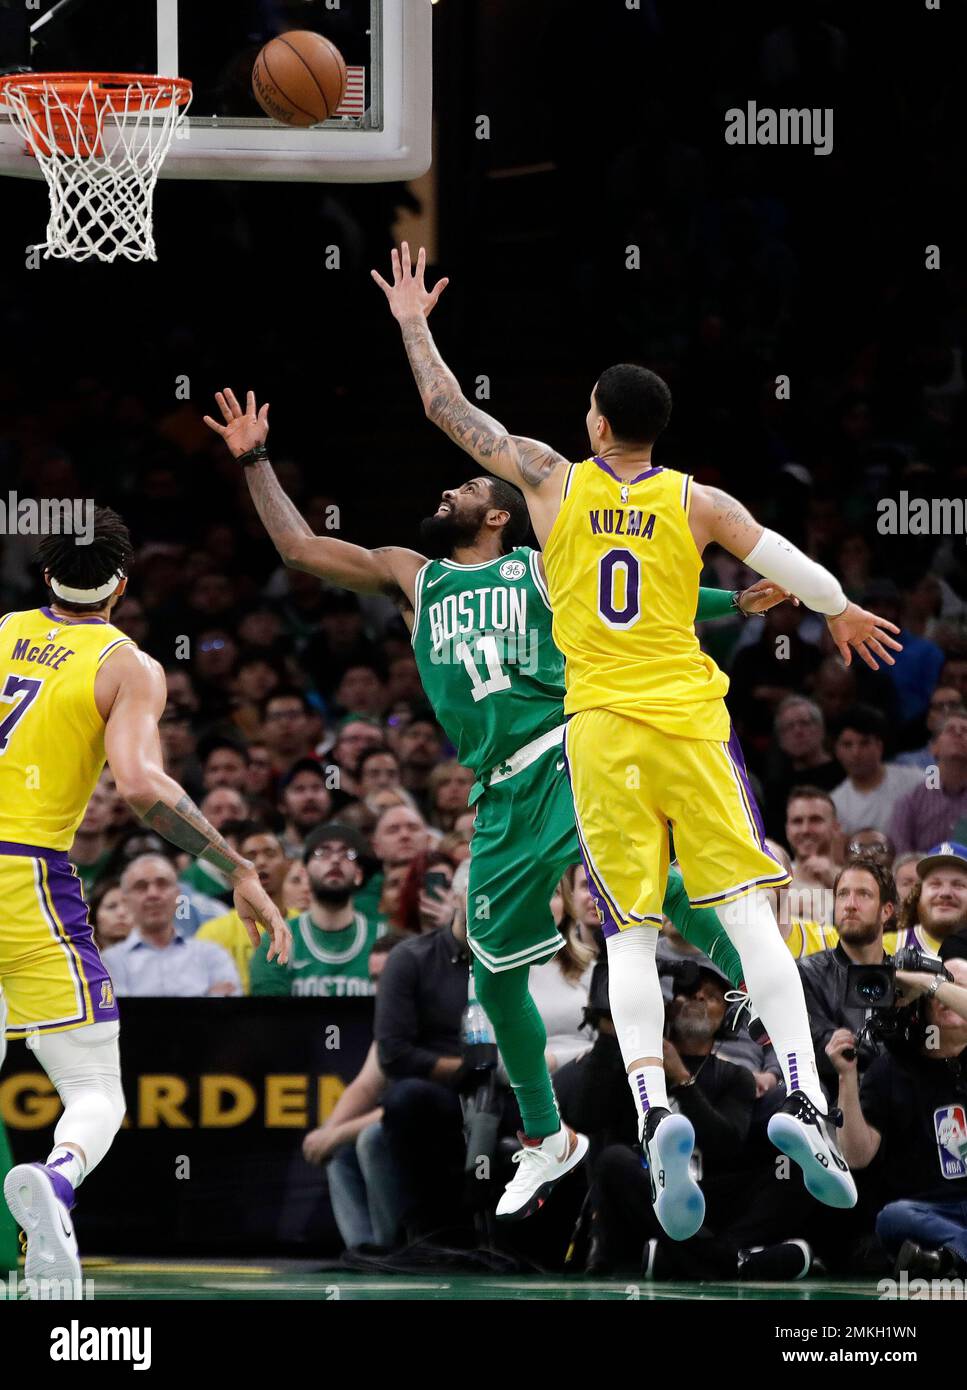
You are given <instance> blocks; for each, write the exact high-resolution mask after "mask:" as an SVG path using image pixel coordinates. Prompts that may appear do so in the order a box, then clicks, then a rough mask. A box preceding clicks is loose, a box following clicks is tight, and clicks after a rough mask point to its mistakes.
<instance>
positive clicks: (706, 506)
mask: <svg viewBox="0 0 967 1390" xmlns="http://www.w3.org/2000/svg"><path fill="white" fill-rule="evenodd" d="M689 525H690V526H691V530H692V535H693V536H694V538H695V544H696V546H697V547H698V550H699V553H701V552H702V551H703V550H704V549H705V546H706V545H708V543H709V542H710V541H717V542H718V544H719V545H721V546H722V547H723V549H725V550H727V551H728V552H729V553H730V554H731V555H735V556H736V557H737V558H738V559H739V560H741V561H742V562H743V564H745V565H748V566H749V568H750V569H752V570H758V572H759V574H764V575H765V576H766V578H767V579H772V580H774V581H775V583H777V584H781V585H782V586H783V588H785V589H788V590H789V592H790V593H791V594H795V595H796V597H797V598H799V599H801V600H802V601H803V603H804V604H805V605H806V607H807V608H811V609H813V611H814V612H816V613H822V614H823V616H824V617H825V619H826V622H827V624H828V626H829V631H830V634H831V636H832V638H833V641H834V642H835V643H836V646H837V648H838V650H839V654H840V656H841V657H842V658H843V661H844V662H845V663H846V665H847V666H848V665H849V664H850V660H851V651H850V648H855V649H856V651H857V652H858V653H859V655H860V656H861V657H862V658H863V660H864V661H865V662H866V664H867V666H870V667H872V669H873V670H874V671H875V670H877V669H878V662H877V659H876V658H877V657H879V658H880V660H881V661H884V662H886V664H887V665H888V666H892V665H893V664H894V662H893V657H892V656H891V655H890V651H889V650H887V649H888V648H890V649H892V650H893V651H902V650H903V647H902V645H901V644H900V643H899V642H897V641H895V640H894V639H893V638H892V637H891V636H889V634H890V633H892V632H899V630H900V629H899V628H898V627H896V625H895V624H894V623H889V622H887V621H886V619H885V618H880V617H878V616H877V614H875V613H870V612H868V611H867V610H866V609H865V608H860V607H859V605H858V604H855V603H850V602H849V601H848V599H847V597H846V595H845V594H844V593H843V590H842V588H841V587H840V584H839V581H838V580H837V579H836V578H835V577H834V576H833V575H831V574H830V572H829V570H827V569H824V568H823V566H822V565H817V564H816V562H815V560H810V558H809V556H808V555H804V554H803V553H802V551H801V550H798V549H797V548H796V546H794V545H793V544H792V543H791V542H790V541H787V540H786V539H785V538H784V537H783V536H780V535H778V534H777V533H776V532H775V531H769V530H767V529H766V528H765V527H764V526H762V525H760V523H759V522H758V521H756V519H755V517H754V516H752V514H751V512H749V511H748V510H747V509H746V508H745V507H744V506H743V505H742V503H741V502H737V501H736V499H735V498H734V497H730V496H729V495H728V493H727V492H722V491H721V489H720V488H717V487H708V486H704V485H703V484H701V483H695V484H694V486H693V487H692V502H691V511H690V515H689Z"/></svg>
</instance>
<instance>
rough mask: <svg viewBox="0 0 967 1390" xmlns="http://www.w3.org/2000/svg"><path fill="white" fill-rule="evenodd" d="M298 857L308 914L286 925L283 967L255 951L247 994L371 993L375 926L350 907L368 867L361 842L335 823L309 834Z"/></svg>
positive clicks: (377, 929) (355, 833) (366, 852)
mask: <svg viewBox="0 0 967 1390" xmlns="http://www.w3.org/2000/svg"><path fill="white" fill-rule="evenodd" d="M302 857H303V861H304V863H305V866H306V870H307V872H308V874H309V891H310V894H311V902H310V905H309V910H308V911H307V912H301V913H300V914H299V915H298V917H297V918H296V919H295V920H294V921H293V922H292V924H291V925H292V954H291V956H290V958H289V963H288V965H285V966H280V965H277V964H276V963H275V962H274V961H271V962H270V961H269V960H268V959H267V957H266V953H265V951H263V950H261V949H260V950H257V951H256V952H255V953H254V955H253V956H252V963H251V992H252V994H253V995H264V994H273V995H282V996H292V997H293V998H295V997H306V996H320V995H321V996H322V997H324V998H329V999H332V998H340V999H341V998H345V997H349V996H354V997H358V996H370V995H373V994H375V993H376V989H375V985H374V984H373V983H372V981H371V980H370V976H369V952H370V949H371V947H372V945H373V942H374V941H375V940H376V937H377V936H378V935H379V934H380V926H379V923H378V922H376V921H374V920H370V919H369V918H367V917H366V916H364V914H363V913H362V912H360V911H359V909H358V907H357V905H356V903H355V894H356V892H357V890H358V889H359V888H361V887H362V885H363V883H364V882H365V881H366V879H367V877H368V876H369V874H370V872H371V870H372V868H373V861H372V859H371V858H370V856H369V849H368V846H367V844H366V841H365V840H364V838H363V837H362V835H360V833H359V831H358V830H354V829H353V827H352V826H349V825H340V824H338V822H335V821H334V822H332V823H331V824H330V825H321V826H319V827H318V829H316V830H313V831H312V833H311V834H310V835H309V836H308V837H307V839H306V842H305V847H304V849H303V852H302Z"/></svg>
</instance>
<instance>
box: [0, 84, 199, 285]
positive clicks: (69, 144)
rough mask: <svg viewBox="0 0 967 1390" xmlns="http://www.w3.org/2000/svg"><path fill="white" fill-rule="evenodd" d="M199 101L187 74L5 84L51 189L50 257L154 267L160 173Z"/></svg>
mask: <svg viewBox="0 0 967 1390" xmlns="http://www.w3.org/2000/svg"><path fill="white" fill-rule="evenodd" d="M190 101H191V83H190V82H189V81H188V80H187V78H184V77H155V76H151V75H149V74H145V73H105V72H50V73H33V72H30V73H15V74H13V75H12V76H10V77H0V102H3V103H5V104H6V105H7V107H8V108H9V110H10V118H11V121H12V122H13V124H14V125H15V126H16V128H17V129H18V130H19V131H20V133H21V135H23V137H24V139H25V140H26V142H27V149H28V151H29V152H30V153H31V154H33V155H34V156H35V158H36V159H37V162H38V164H39V165H40V167H41V169H42V170H43V174H44V178H45V179H46V180H47V187H48V189H49V192H50V221H49V222H48V223H47V240H46V242H40V243H39V246H42V247H43V248H44V259H45V260H46V259H48V258H49V257H51V256H55V257H62V258H64V259H66V260H72V261H86V260H89V259H90V258H91V257H92V256H93V257H96V258H97V260H99V261H113V260H115V259H116V258H117V257H118V256H124V257H125V258H126V259H127V260H129V261H142V260H148V261H155V260H157V259H158V258H157V255H156V254H155V247H154V235H153V232H152V206H153V201H154V188H155V184H156V183H157V181H158V173H159V171H160V169H161V165H162V163H163V162H164V158H165V155H166V154H167V153H168V149H169V146H170V145H171V141H172V139H173V138H174V134H175V131H176V129H177V128H178V127H179V126H180V125H181V123H182V121H183V119H184V114H185V111H186V110H187V108H188V105H189V103H190Z"/></svg>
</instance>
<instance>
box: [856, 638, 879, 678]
mask: <svg viewBox="0 0 967 1390" xmlns="http://www.w3.org/2000/svg"><path fill="white" fill-rule="evenodd" d="M854 645H855V647H856V650H857V651H858V652H859V654H860V656H861V657H862V658H863V660H864V661H865V662H866V664H867V666H869V668H870V670H871V671H878V670H879V669H880V668H879V666H878V665H877V662H876V657H875V656H874V655H873V653H872V652H871V651H870V649H869V648H868V647H867V645H866V642H865V641H862V642H856V643H855V644H854Z"/></svg>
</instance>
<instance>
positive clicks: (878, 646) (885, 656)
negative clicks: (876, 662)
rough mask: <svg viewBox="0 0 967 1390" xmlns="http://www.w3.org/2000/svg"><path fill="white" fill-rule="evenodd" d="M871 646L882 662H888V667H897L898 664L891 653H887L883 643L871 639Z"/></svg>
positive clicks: (873, 638)
mask: <svg viewBox="0 0 967 1390" xmlns="http://www.w3.org/2000/svg"><path fill="white" fill-rule="evenodd" d="M870 646H871V647H872V648H873V650H874V651H875V652H876V654H877V656H878V657H879V658H880V660H881V661H885V662H886V664H887V666H895V665H896V662H895V661H894V660H893V657H892V656H891V655H890V653H889V652H888V651H887V649H886V647H884V646H883V644H882V642H878V641H877V640H876V638H875V637H871V638H870Z"/></svg>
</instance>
